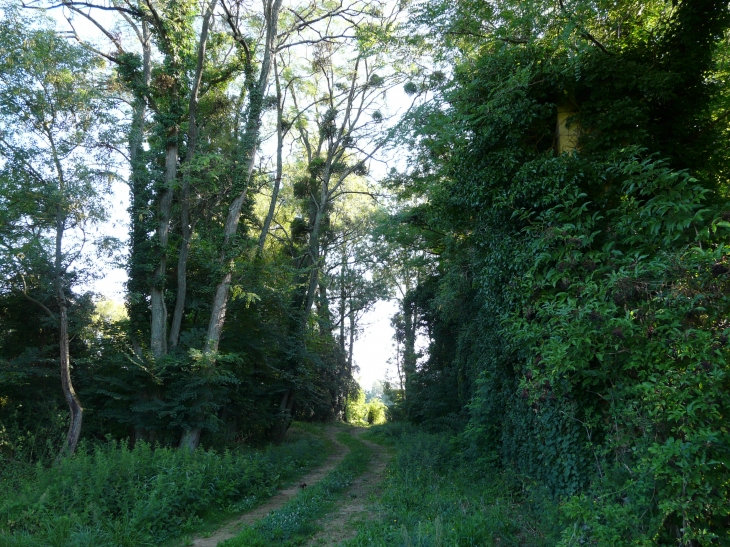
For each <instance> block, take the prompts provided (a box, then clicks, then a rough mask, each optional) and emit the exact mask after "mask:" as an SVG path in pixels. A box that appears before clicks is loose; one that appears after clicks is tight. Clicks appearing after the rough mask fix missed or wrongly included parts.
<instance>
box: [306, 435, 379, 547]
mask: <svg viewBox="0 0 730 547" xmlns="http://www.w3.org/2000/svg"><path fill="white" fill-rule="evenodd" d="M365 431H367V430H366V429H361V430H358V431H356V432H355V434H356V435H358V436H360V434H361V433H363V432H365ZM360 441H361V442H363V443H365V444H366V445H368V446H369V447H370V448H371V449H372V451H373V459H372V460H371V462H370V466H369V468H368V470H367V471H366V472H365V473H363V474H362V475H360V476H359V477H357V478H355V479H354V480H353V481H352V485H351V486H350V488H349V489H348V490H347V492H346V493H345V498H344V500H343V501H342V502H341V504H340V505H339V506H338V508H337V510H336V511H334V512H332V513H330V514H329V515H326V516H324V517H322V518H321V519H319V521H318V523H317V524H319V525H320V526H321V527H322V529H321V530H320V531H319V532H317V533H316V534H315V535H314V536H313V537H312V538H311V539H310V540H309V541H308V542H307V547H334V546H335V545H339V544H340V543H342V542H343V541H345V540H348V539H352V538H354V537H355V535H356V534H357V531H356V530H355V524H356V523H358V522H362V521H367V520H371V519H372V518H373V517H374V516H375V514H374V511H373V510H372V508H371V507H370V503H369V502H368V497H370V496H371V495H372V494H375V493H376V492H377V491H378V489H379V487H380V483H381V482H382V481H383V478H384V477H385V468H386V467H387V465H388V461H389V460H390V454H389V453H388V452H387V451H386V449H385V448H384V447H382V446H380V445H378V444H375V443H371V442H370V441H366V440H364V439H362V438H361V439H360Z"/></svg>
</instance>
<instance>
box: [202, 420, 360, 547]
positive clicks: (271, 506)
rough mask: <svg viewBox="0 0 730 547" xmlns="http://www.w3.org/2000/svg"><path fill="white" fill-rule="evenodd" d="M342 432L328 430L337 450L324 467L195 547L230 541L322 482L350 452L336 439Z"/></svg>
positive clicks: (338, 429) (333, 428) (209, 546)
mask: <svg viewBox="0 0 730 547" xmlns="http://www.w3.org/2000/svg"><path fill="white" fill-rule="evenodd" d="M340 431H342V429H340V428H336V427H330V428H327V430H326V435H327V438H329V439H330V440H331V441H332V442H333V443H334V444H335V445H336V447H337V448H336V450H335V453H334V454H332V455H331V456H330V457H329V458H327V460H326V461H325V462H324V465H322V466H321V467H318V468H317V469H315V470H313V471H311V472H309V473H308V474H307V475H305V476H304V477H302V478H301V479H299V481H297V482H296V483H295V484H293V485H292V486H290V487H289V488H287V489H286V490H280V491H279V492H277V493H276V494H275V495H274V496H273V497H272V498H271V499H269V500H268V501H267V502H266V503H264V504H263V505H260V506H259V507H256V508H255V509H252V510H251V511H249V512H247V513H244V514H243V515H241V516H240V517H238V518H237V519H235V520H233V521H231V522H229V523H228V524H226V525H224V526H223V527H222V528H219V529H218V530H216V531H215V532H213V533H212V534H211V535H210V536H208V537H200V538H196V539H194V540H193V543H192V545H193V547H216V546H217V545H218V543H220V542H221V541H225V540H226V539H230V538H232V537H233V536H235V535H236V534H238V533H239V532H240V531H241V527H242V526H244V525H247V524H253V523H254V522H256V521H257V520H259V519H262V518H264V517H265V516H266V515H268V514H269V513H271V511H276V510H277V509H280V508H281V507H282V506H283V505H284V504H285V503H286V502H288V501H289V500H290V499H291V498H293V497H294V496H296V495H297V493H298V492H299V491H300V489H301V486H300V485H301V484H306V485H308V486H312V485H314V484H316V483H318V482H319V481H321V480H322V479H323V478H324V477H325V476H326V475H327V474H328V473H329V472H330V471H332V470H333V469H334V468H335V466H336V465H337V464H338V463H340V460H341V459H342V458H344V457H345V456H346V455H347V453H348V452H349V449H348V448H347V447H346V446H345V445H343V444H341V443H339V442H337V440H336V439H335V436H336V434H337V433H338V432H340Z"/></svg>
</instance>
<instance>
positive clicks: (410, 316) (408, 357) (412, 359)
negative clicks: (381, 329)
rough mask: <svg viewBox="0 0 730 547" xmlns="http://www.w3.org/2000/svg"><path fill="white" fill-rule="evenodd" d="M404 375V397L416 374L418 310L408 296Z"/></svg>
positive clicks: (404, 301)
mask: <svg viewBox="0 0 730 547" xmlns="http://www.w3.org/2000/svg"><path fill="white" fill-rule="evenodd" d="M403 323H404V328H403V330H404V331H405V332H404V340H403V377H404V380H405V382H404V383H405V389H404V391H403V396H404V398H406V397H407V395H408V391H409V390H410V388H411V385H412V382H413V379H414V377H415V374H416V361H417V356H416V323H417V318H416V311H415V305H414V304H413V303H412V302H411V301H410V299H409V298H408V297H406V298H405V299H404V300H403Z"/></svg>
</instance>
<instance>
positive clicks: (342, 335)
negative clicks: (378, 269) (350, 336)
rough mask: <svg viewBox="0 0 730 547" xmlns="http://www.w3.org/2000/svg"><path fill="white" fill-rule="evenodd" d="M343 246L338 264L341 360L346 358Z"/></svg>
mask: <svg viewBox="0 0 730 547" xmlns="http://www.w3.org/2000/svg"><path fill="white" fill-rule="evenodd" d="M345 248H346V247H345V245H344V244H343V245H342V260H341V262H340V351H342V356H343V358H346V356H347V353H346V350H345V312H346V311H347V291H346V283H345V277H346V275H347V253H346V252H345Z"/></svg>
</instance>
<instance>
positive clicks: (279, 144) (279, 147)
mask: <svg viewBox="0 0 730 547" xmlns="http://www.w3.org/2000/svg"><path fill="white" fill-rule="evenodd" d="M272 64H273V68H274V81H275V83H276V99H277V100H276V175H275V176H274V188H273V190H272V192H271V201H270V202H269V211H268V213H267V214H266V218H265V219H264V225H263V227H262V228H261V234H260V235H259V242H258V249H257V254H258V256H261V254H262V253H263V251H264V245H265V244H266V236H267V235H268V234H269V229H270V228H271V221H272V220H273V218H274V213H275V212H276V204H277V201H278V199H279V188H280V187H281V176H282V173H283V171H284V161H283V158H282V151H283V148H284V124H283V115H284V105H283V104H282V95H281V82H280V81H279V71H278V68H277V65H276V56H274V58H273V59H272Z"/></svg>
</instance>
